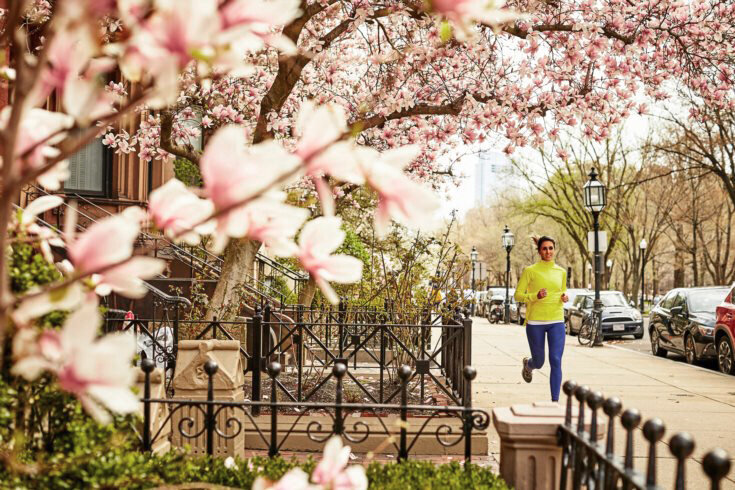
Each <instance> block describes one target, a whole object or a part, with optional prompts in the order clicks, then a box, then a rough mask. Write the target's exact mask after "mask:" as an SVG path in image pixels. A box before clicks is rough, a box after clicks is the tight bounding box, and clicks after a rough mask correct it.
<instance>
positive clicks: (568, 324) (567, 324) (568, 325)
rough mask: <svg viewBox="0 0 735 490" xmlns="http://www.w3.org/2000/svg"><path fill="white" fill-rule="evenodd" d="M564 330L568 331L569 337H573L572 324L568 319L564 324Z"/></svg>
mask: <svg viewBox="0 0 735 490" xmlns="http://www.w3.org/2000/svg"><path fill="white" fill-rule="evenodd" d="M564 330H565V331H566V333H567V335H572V322H571V321H569V318H567V321H565V322H564Z"/></svg>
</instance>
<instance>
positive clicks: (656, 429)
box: [643, 418, 666, 488]
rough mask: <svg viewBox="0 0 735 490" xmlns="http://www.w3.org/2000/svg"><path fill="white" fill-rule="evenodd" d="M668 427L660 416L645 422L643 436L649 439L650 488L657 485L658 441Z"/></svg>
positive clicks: (647, 480)
mask: <svg viewBox="0 0 735 490" xmlns="http://www.w3.org/2000/svg"><path fill="white" fill-rule="evenodd" d="M665 431H666V427H665V426H664V423H663V422H662V421H661V419H659V418H653V419H651V420H649V421H647V422H646V423H645V424H643V437H645V438H646V440H647V441H648V444H649V446H648V469H647V471H646V485H647V486H648V487H649V488H652V487H655V486H656V443H658V441H660V440H661V438H662V437H663V436H664V432H665Z"/></svg>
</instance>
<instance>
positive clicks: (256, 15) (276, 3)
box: [217, 0, 301, 55]
mask: <svg viewBox="0 0 735 490" xmlns="http://www.w3.org/2000/svg"><path fill="white" fill-rule="evenodd" d="M300 5H301V2H299V1H298V0H234V1H231V2H225V3H223V4H222V6H221V7H220V9H219V17H220V22H221V24H220V30H221V31H220V33H219V34H218V36H217V38H218V40H219V41H221V42H229V43H231V44H234V46H237V47H239V49H233V51H234V52H235V53H237V52H241V53H242V52H243V51H250V52H255V51H258V50H260V49H262V48H263V47H264V45H270V46H273V47H274V48H277V49H279V50H280V51H281V52H283V53H284V54H288V55H293V54H296V53H297V50H296V46H295V45H294V43H293V41H291V40H290V39H289V38H288V37H286V36H284V35H283V34H280V33H277V32H276V28H278V27H280V26H283V25H286V24H288V23H290V22H291V21H292V20H294V19H295V18H296V17H298V16H299V15H300V14H301V9H300Z"/></svg>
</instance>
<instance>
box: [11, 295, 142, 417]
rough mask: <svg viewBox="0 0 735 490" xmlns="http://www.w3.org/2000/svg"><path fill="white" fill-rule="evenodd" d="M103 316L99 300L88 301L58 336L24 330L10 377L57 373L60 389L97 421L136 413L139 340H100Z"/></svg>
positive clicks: (32, 377)
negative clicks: (135, 358) (135, 362)
mask: <svg viewBox="0 0 735 490" xmlns="http://www.w3.org/2000/svg"><path fill="white" fill-rule="evenodd" d="M101 323H102V317H101V316H100V314H99V311H98V310H97V301H96V300H95V301H87V302H85V303H84V304H83V305H82V306H81V307H80V308H79V309H78V310H76V311H75V312H73V313H72V314H71V315H69V317H68V318H67V319H66V321H65V322H64V326H63V327H62V329H61V330H60V331H56V330H51V329H49V330H45V331H43V332H41V333H40V335H39V334H38V332H37V331H36V330H34V329H31V328H22V329H20V330H19V331H18V333H17V334H16V335H15V338H14V339H13V358H14V359H15V364H14V365H13V368H12V373H13V374H14V375H16V376H22V377H23V378H25V379H26V380H28V381H33V380H35V379H37V378H38V377H39V376H40V375H41V374H42V373H43V372H44V371H48V372H51V373H53V374H55V375H56V376H57V378H58V383H59V386H60V387H61V389H63V390H65V391H68V392H69V393H72V394H73V395H74V396H76V397H77V398H78V399H79V401H80V402H81V403H82V406H83V407H84V409H85V410H86V411H87V412H88V413H89V414H90V415H91V416H92V417H94V418H95V419H96V420H97V421H99V422H101V423H107V422H109V421H110V414H109V413H108V412H107V410H105V408H106V409H108V410H110V411H112V412H115V413H121V414H124V413H132V412H135V411H136V410H137V408H138V403H139V402H138V399H137V397H136V396H135V395H134V394H133V392H132V391H131V390H130V387H131V386H132V384H133V381H134V378H135V372H134V371H133V368H132V359H133V356H134V355H135V338H134V337H133V336H131V335H129V334H127V333H114V334H109V335H106V336H104V337H102V338H99V339H97V338H96V337H97V330H98V329H99V327H100V325H101Z"/></svg>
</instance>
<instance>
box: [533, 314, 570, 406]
mask: <svg viewBox="0 0 735 490" xmlns="http://www.w3.org/2000/svg"><path fill="white" fill-rule="evenodd" d="M544 336H547V337H548V339H549V364H551V377H550V385H551V401H554V402H557V401H559V391H560V389H561V356H562V354H564V336H565V328H564V322H559V323H549V324H548V325H526V337H528V346H529V347H530V348H531V356H532V357H531V359H530V360H529V361H528V367H530V368H531V369H541V368H542V367H543V366H544V357H546V353H545V352H544Z"/></svg>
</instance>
